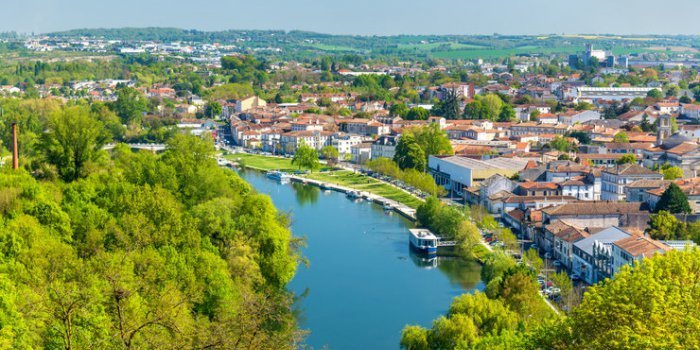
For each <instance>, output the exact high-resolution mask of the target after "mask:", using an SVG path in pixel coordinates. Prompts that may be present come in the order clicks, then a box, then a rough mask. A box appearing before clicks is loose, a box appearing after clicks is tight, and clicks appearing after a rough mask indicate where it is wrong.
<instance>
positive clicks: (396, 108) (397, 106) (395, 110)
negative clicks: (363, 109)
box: [389, 103, 409, 118]
mask: <svg viewBox="0 0 700 350" xmlns="http://www.w3.org/2000/svg"><path fill="white" fill-rule="evenodd" d="M389 112H390V113H391V115H393V116H396V117H401V118H404V117H406V115H407V114H408V112H409V110H408V107H407V106H406V105H405V104H403V103H394V104H393V105H391V108H389Z"/></svg>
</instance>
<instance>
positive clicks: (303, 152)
mask: <svg viewBox="0 0 700 350" xmlns="http://www.w3.org/2000/svg"><path fill="white" fill-rule="evenodd" d="M292 164H294V165H296V166H297V167H298V168H299V169H302V168H303V169H308V170H311V171H314V170H316V169H318V168H319V167H320V166H321V165H320V163H319V162H318V152H316V150H315V149H313V148H312V147H310V146H308V145H306V144H305V143H303V142H302V144H301V145H299V147H297V150H296V152H294V157H292Z"/></svg>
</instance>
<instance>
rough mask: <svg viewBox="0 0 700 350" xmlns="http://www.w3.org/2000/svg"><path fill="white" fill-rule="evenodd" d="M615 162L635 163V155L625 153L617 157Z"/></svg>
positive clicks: (620, 163)
mask: <svg viewBox="0 0 700 350" xmlns="http://www.w3.org/2000/svg"><path fill="white" fill-rule="evenodd" d="M615 163H617V164H619V165H622V164H637V156H636V155H634V154H633V153H627V154H625V155H623V156H622V157H620V158H618V159H617V160H616V161H615Z"/></svg>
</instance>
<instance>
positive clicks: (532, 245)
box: [530, 243, 538, 250]
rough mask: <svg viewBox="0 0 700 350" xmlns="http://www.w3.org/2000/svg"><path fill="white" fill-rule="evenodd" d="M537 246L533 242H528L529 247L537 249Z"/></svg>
mask: <svg viewBox="0 0 700 350" xmlns="http://www.w3.org/2000/svg"><path fill="white" fill-rule="evenodd" d="M537 248H538V247H537V244H534V243H533V244H530V249H534V250H537Z"/></svg>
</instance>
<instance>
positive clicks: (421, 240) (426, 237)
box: [408, 228, 438, 255]
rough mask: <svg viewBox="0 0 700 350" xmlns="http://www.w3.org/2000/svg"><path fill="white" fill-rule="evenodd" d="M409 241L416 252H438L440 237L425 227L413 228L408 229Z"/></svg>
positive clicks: (431, 253) (429, 253)
mask: <svg viewBox="0 0 700 350" xmlns="http://www.w3.org/2000/svg"><path fill="white" fill-rule="evenodd" d="M408 232H409V235H408V242H409V244H410V245H411V248H413V249H414V250H415V251H416V252H418V253H422V254H428V255H433V254H437V246H438V238H437V237H436V236H435V235H434V234H433V233H432V232H430V230H426V229H424V228H412V229H409V230H408Z"/></svg>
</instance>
